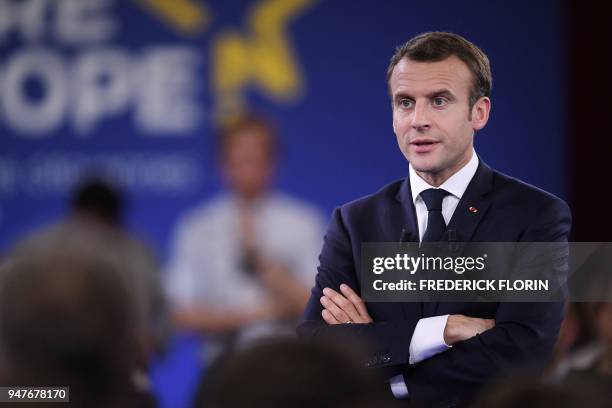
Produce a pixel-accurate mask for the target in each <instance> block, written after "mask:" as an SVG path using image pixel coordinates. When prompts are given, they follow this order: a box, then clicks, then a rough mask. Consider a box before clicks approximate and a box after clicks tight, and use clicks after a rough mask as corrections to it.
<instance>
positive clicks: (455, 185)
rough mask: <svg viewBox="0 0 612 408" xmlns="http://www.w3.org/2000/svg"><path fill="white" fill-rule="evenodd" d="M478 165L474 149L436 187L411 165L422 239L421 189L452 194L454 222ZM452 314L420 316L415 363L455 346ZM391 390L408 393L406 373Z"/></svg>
mask: <svg viewBox="0 0 612 408" xmlns="http://www.w3.org/2000/svg"><path fill="white" fill-rule="evenodd" d="M477 168H478V156H477V155H476V152H475V151H474V150H473V149H472V158H471V159H470V161H469V162H468V163H467V164H466V165H465V166H463V167H462V168H461V169H460V170H459V171H457V172H456V173H455V174H453V175H452V176H451V177H449V178H448V180H446V181H445V182H444V183H442V184H441V185H440V186H439V187H434V186H432V185H430V184H428V183H427V182H426V181H425V180H423V179H422V178H421V177H420V176H419V175H418V174H417V173H416V171H415V170H414V168H413V167H412V165H409V169H408V172H409V177H410V189H411V190H412V200H413V202H414V208H415V211H416V216H417V225H418V229H419V242H420V241H422V240H423V235H425V229H426V228H427V216H428V214H429V212H428V211H427V206H426V205H425V202H424V201H423V199H422V198H421V195H420V194H421V193H422V192H423V191H425V190H427V189H429V188H441V189H444V190H446V191H448V192H449V193H450V194H449V195H447V196H446V197H444V199H443V200H442V216H443V217H444V222H445V223H446V225H448V223H449V222H450V220H451V218H452V216H453V213H454V212H455V209H456V208H457V205H458V204H459V200H461V197H463V194H464V193H465V190H466V189H467V186H468V184H470V181H471V180H472V178H473V177H474V174H476V169H477ZM448 316H449V315H443V316H433V317H426V318H423V319H420V320H419V321H418V322H417V325H416V327H415V329H414V333H413V334H412V339H411V341H410V360H409V363H410V364H411V365H414V364H417V363H419V362H421V361H423V360H425V359H428V358H429V357H432V356H435V355H436V354H439V353H441V352H443V351H445V350H448V349H449V348H451V346H449V345H447V344H446V343H445V342H444V328H445V327H446V322H447V320H448ZM389 382H390V384H391V391H392V392H393V395H394V396H395V397H396V398H405V397H407V396H408V388H407V387H406V383H405V382H404V377H403V376H402V375H401V374H400V375H397V376H395V377H393V378H391V379H390V380H389Z"/></svg>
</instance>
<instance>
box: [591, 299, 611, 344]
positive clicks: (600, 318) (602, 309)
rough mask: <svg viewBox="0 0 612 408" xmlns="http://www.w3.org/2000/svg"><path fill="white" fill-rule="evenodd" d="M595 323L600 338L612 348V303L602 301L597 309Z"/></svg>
mask: <svg viewBox="0 0 612 408" xmlns="http://www.w3.org/2000/svg"><path fill="white" fill-rule="evenodd" d="M596 316H597V318H596V322H595V325H596V327H597V334H598V336H599V340H600V341H601V342H602V343H604V344H605V345H607V346H609V347H610V348H612V303H611V302H604V303H602V304H601V305H600V306H599V308H598V311H597V315H596Z"/></svg>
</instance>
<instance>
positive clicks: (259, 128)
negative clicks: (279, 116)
mask: <svg viewBox="0 0 612 408" xmlns="http://www.w3.org/2000/svg"><path fill="white" fill-rule="evenodd" d="M219 150H220V161H221V168H222V172H223V175H224V177H225V180H226V182H227V184H228V186H229V188H230V189H231V190H232V191H233V192H234V193H236V194H237V195H238V196H240V197H241V198H244V199H247V200H249V199H254V198H257V197H258V196H260V195H261V194H262V193H264V192H265V191H266V189H267V188H268V187H269V185H270V183H271V182H272V178H273V176H274V170H275V165H276V153H277V137H276V130H275V128H274V126H273V125H272V123H271V122H269V121H268V120H266V119H265V118H263V117H261V116H256V115H246V116H243V117H241V118H239V119H236V120H235V121H233V122H230V123H229V124H227V125H226V126H224V127H223V128H222V129H221V130H220V132H219Z"/></svg>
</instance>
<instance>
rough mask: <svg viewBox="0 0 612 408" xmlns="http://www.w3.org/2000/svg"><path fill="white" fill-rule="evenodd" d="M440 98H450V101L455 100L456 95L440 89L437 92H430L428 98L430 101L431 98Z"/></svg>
mask: <svg viewBox="0 0 612 408" xmlns="http://www.w3.org/2000/svg"><path fill="white" fill-rule="evenodd" d="M439 96H442V97H445V98H448V99H455V95H454V94H453V93H452V92H451V91H449V90H448V89H438V90H436V91H433V92H430V93H428V94H427V97H428V98H430V99H431V98H436V97H439Z"/></svg>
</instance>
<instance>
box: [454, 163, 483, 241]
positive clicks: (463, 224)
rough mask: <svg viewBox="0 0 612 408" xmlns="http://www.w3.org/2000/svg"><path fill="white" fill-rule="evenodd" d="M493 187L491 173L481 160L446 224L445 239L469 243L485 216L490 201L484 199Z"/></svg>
mask: <svg viewBox="0 0 612 408" xmlns="http://www.w3.org/2000/svg"><path fill="white" fill-rule="evenodd" d="M492 187H493V171H492V170H491V168H490V167H489V166H487V165H486V164H485V163H484V162H483V161H482V159H480V162H479V164H478V169H477V170H476V173H475V174H474V177H472V180H471V181H470V184H468V187H467V189H466V190H465V193H464V194H463V197H461V200H459V204H457V208H456V209H455V212H454V213H453V216H452V217H451V220H450V222H449V223H448V227H447V233H446V238H447V239H448V240H451V241H457V242H470V241H471V240H472V236H473V235H474V232H475V231H476V227H478V224H479V223H480V221H482V219H483V217H484V215H485V214H486V212H487V210H488V209H489V206H490V205H491V200H490V199H489V198H487V197H486V195H487V193H489V192H490V191H491V189H492Z"/></svg>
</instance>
